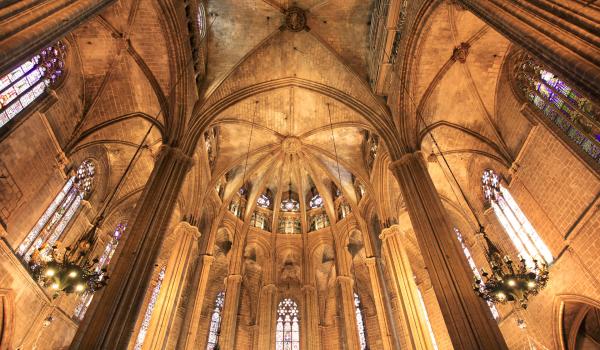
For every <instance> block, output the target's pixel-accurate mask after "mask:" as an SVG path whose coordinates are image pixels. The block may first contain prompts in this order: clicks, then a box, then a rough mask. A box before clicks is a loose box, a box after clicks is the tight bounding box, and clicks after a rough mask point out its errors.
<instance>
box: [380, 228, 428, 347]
mask: <svg viewBox="0 0 600 350" xmlns="http://www.w3.org/2000/svg"><path fill="white" fill-rule="evenodd" d="M380 238H381V240H382V241H383V249H384V251H385V254H384V256H385V258H386V264H387V266H388V270H389V273H390V277H391V279H392V281H393V282H392V288H394V291H395V292H396V295H397V296H398V301H399V302H400V307H401V310H400V312H401V314H400V319H401V322H402V323H403V324H404V325H405V327H406V329H407V332H406V333H407V336H406V344H407V345H408V346H409V347H410V348H411V349H433V344H432V342H431V337H430V336H429V330H428V328H427V321H426V318H425V315H424V314H423V310H422V308H421V304H420V301H419V296H418V294H417V286H416V284H415V281H414V275H413V272H412V269H411V267H410V262H409V261H408V256H407V255H406V251H405V250H404V247H403V246H402V232H401V231H400V228H399V227H398V225H394V226H392V227H389V228H386V229H384V230H383V231H382V233H381V236H380Z"/></svg>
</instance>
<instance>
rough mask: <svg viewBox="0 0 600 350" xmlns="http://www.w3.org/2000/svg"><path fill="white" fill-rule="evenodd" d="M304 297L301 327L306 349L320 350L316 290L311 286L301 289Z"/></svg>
mask: <svg viewBox="0 0 600 350" xmlns="http://www.w3.org/2000/svg"><path fill="white" fill-rule="evenodd" d="M302 293H303V295H304V303H303V304H304V313H303V316H302V325H303V329H304V332H305V334H306V336H305V337H304V338H305V339H306V343H305V344H306V345H305V346H306V349H308V350H321V332H320V329H319V323H320V322H319V300H318V299H317V289H316V288H315V287H314V286H311V285H305V286H303V287H302Z"/></svg>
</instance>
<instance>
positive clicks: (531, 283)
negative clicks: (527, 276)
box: [527, 281, 535, 288]
mask: <svg viewBox="0 0 600 350" xmlns="http://www.w3.org/2000/svg"><path fill="white" fill-rule="evenodd" d="M527 287H529V288H534V287H535V282H533V281H529V282H528V283H527Z"/></svg>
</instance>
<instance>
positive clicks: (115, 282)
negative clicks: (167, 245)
mask: <svg viewBox="0 0 600 350" xmlns="http://www.w3.org/2000/svg"><path fill="white" fill-rule="evenodd" d="M191 164H192V159H191V158H190V157H189V156H188V155H186V154H184V153H183V152H182V151H181V150H180V149H178V148H174V147H170V146H167V145H163V146H162V147H161V150H160V152H159V155H158V157H157V160H156V163H155V165H154V169H153V170H152V173H151V174H150V178H149V179H148V182H147V183H146V186H145V188H144V192H143V194H142V196H141V198H140V200H139V201H138V204H137V214H136V215H135V221H134V222H133V224H132V225H131V228H128V229H127V231H128V233H127V235H125V237H124V238H125V241H124V242H123V249H122V251H121V254H120V255H119V259H118V260H117V261H116V262H117V264H116V265H115V269H114V270H113V272H112V273H111V276H110V277H111V279H110V281H109V283H108V285H107V286H106V287H105V289H104V290H103V291H101V292H100V293H99V295H97V297H95V298H94V301H93V302H92V304H91V305H90V308H89V309H88V312H87V313H86V316H85V319H84V321H83V322H82V323H81V324H80V326H79V328H78V330H77V334H76V335H75V338H74V340H73V342H72V344H71V349H111V350H112V349H125V348H127V346H128V344H129V339H130V337H131V335H132V333H133V328H134V326H135V322H136V320H137V317H138V315H139V311H140V308H141V307H142V304H143V302H144V295H145V293H146V289H147V288H148V284H149V280H150V278H151V275H152V270H153V268H154V263H155V261H156V258H157V256H158V253H159V250H160V247H161V245H162V241H163V239H164V236H165V230H166V228H167V225H168V223H169V219H170V218H171V214H172V211H173V207H174V205H175V201H176V200H177V196H178V194H179V191H180V189H181V186H182V184H183V181H184V180H185V176H186V173H187V171H188V169H189V168H190V166H191Z"/></svg>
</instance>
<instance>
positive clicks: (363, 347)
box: [354, 292, 368, 350]
mask: <svg viewBox="0 0 600 350" xmlns="http://www.w3.org/2000/svg"><path fill="white" fill-rule="evenodd" d="M361 308H362V304H361V302H360V297H359V296H358V294H357V293H356V292H355V293H354V312H355V314H356V328H358V340H359V342H360V350H367V349H368V347H367V336H366V330H365V319H364V318H363V313H362V310H361Z"/></svg>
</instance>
